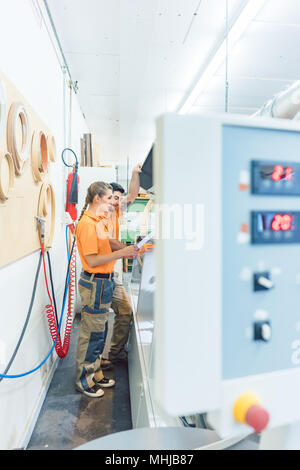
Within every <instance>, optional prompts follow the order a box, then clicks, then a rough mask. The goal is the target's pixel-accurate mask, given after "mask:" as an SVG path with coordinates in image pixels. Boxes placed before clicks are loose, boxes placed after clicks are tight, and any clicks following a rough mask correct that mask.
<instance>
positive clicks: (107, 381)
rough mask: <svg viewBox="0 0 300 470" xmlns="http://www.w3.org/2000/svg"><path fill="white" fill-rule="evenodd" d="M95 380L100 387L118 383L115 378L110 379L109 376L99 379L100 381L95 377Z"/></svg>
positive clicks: (108, 386)
mask: <svg viewBox="0 0 300 470" xmlns="http://www.w3.org/2000/svg"><path fill="white" fill-rule="evenodd" d="M94 382H95V384H97V385H99V386H100V387H103V388H110V387H114V386H115V383H116V382H115V381H114V380H113V379H108V378H107V377H103V379H102V380H99V382H97V381H96V380H95V379H94Z"/></svg>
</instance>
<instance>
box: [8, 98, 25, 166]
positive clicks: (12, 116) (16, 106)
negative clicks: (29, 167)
mask: <svg viewBox="0 0 300 470" xmlns="http://www.w3.org/2000/svg"><path fill="white" fill-rule="evenodd" d="M20 121H21V130H22V143H21V148H19V145H18V141H17V132H18V131H17V130H18V126H19V122H20ZM29 147H30V128H29V120H28V116H27V112H26V110H25V108H24V106H23V104H22V103H13V104H12V105H11V107H10V110H9V113H8V118H7V148H8V151H9V152H10V154H11V155H12V157H13V161H14V165H15V173H16V175H21V174H22V173H23V171H24V170H25V167H26V164H27V162H28V156H29Z"/></svg>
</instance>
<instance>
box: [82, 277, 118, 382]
mask: <svg viewBox="0 0 300 470" xmlns="http://www.w3.org/2000/svg"><path fill="white" fill-rule="evenodd" d="M78 290H79V294H80V297H81V305H82V312H81V324H80V331H79V338H78V345H77V357H76V387H77V388H78V389H79V390H81V391H82V390H87V389H88V388H91V387H92V386H93V385H94V384H95V383H94V380H93V379H94V378H95V380H96V381H99V380H102V379H103V373H102V370H101V355H102V353H103V349H104V346H105V341H106V336H107V327H108V321H107V320H108V313H109V308H110V306H111V302H112V298H113V290H114V281H111V280H108V279H100V278H95V277H94V276H93V275H92V276H91V277H89V276H86V275H85V274H84V273H81V276H80V280H79V283H78Z"/></svg>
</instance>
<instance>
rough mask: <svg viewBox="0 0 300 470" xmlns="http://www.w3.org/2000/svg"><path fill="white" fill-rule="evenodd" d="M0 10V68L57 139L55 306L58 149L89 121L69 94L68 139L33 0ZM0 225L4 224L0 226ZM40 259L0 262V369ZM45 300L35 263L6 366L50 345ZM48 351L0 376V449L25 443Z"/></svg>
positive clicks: (61, 275)
mask: <svg viewBox="0 0 300 470" xmlns="http://www.w3.org/2000/svg"><path fill="white" fill-rule="evenodd" d="M0 17H1V28H0V43H1V44H2V46H1V56H0V68H1V70H2V72H3V73H4V74H5V75H6V76H7V78H8V79H10V80H11V81H12V82H13V83H14V84H15V86H16V87H17V88H18V89H19V90H20V92H21V93H22V94H23V96H24V97H25V98H26V100H28V101H29V103H30V104H31V105H32V106H33V108H34V109H35V111H36V112H37V113H38V115H39V116H40V118H41V119H42V120H43V121H44V122H45V124H46V125H47V126H48V127H49V128H50V129H51V131H52V134H53V135H54V136H55V139H56V144H57V161H56V163H54V164H53V163H52V164H51V170H50V171H51V181H52V184H53V187H54V191H55V197H56V229H55V236H54V242H53V248H52V250H51V259H52V265H53V271H54V273H53V274H54V285H55V290H56V299H57V304H58V308H59V311H60V308H61V304H62V295H63V289H64V281H65V275H66V269H67V255H66V250H65V231H64V227H63V225H62V223H61V221H62V218H63V213H64V206H65V181H66V169H65V167H64V166H63V164H62V162H61V158H60V154H61V151H62V150H63V148H64V145H65V144H66V143H67V144H68V145H72V148H73V149H74V150H75V152H76V153H77V155H78V158H79V160H80V137H81V135H82V134H83V133H84V132H88V129H87V127H86V124H85V121H84V118H83V116H82V114H81V111H80V108H79V106H78V103H77V102H76V97H75V96H73V113H72V124H73V126H72V142H71V143H70V142H68V136H69V129H68V123H69V122H70V118H69V116H68V113H69V96H68V95H69V89H68V88H67V87H66V84H65V82H64V74H63V72H62V70H61V67H60V65H59V62H58V59H57V56H56V53H55V52H54V48H53V45H52V43H51V41H50V39H49V36H48V33H47V31H46V29H45V26H44V25H43V24H42V23H41V21H40V18H39V16H38V15H37V14H36V13H35V11H34V8H33V2H32V0H9V1H7V0H0ZM64 87H65V90H64ZM64 97H65V98H64ZM65 113H66V115H65ZM64 116H65V117H64ZM25 223H26V221H25V220H21V221H20V236H22V230H21V229H22V225H23V224H25ZM0 229H1V230H3V227H0ZM38 259H39V253H34V254H32V255H30V256H26V257H25V258H23V259H21V260H19V261H17V262H15V263H12V264H10V265H9V266H6V267H3V268H0V298H1V304H0V322H1V323H0V324H1V327H0V345H1V348H0V373H2V372H3V371H4V369H5V367H6V364H7V363H8V361H9V359H10V357H11V354H12V353H13V351H14V348H15V345H16V343H17V341H18V338H19V335H20V333H21V331H22V327H23V324H24V321H25V318H26V315H27V310H28V307H29V303H30V299H31V293H32V289H33V283H34V276H35V271H36V267H37V263H38ZM47 303H48V297H47V294H46V290H45V284H44V278H43V272H42V270H41V272H40V277H39V283H38V288H37V294H36V299H35V303H34V307H33V310H32V314H31V320H30V323H29V325H28V328H27V332H26V335H25V337H24V340H23V343H22V345H21V348H20V350H19V352H18V354H17V356H16V358H15V361H14V363H13V365H12V367H11V369H10V371H9V374H19V373H22V372H26V371H28V370H30V369H32V368H33V367H35V366H37V365H38V364H39V363H40V362H41V361H42V360H43V359H44V357H45V356H46V355H47V354H48V352H49V351H50V349H51V346H52V343H51V338H50V335H49V333H48V325H47V320H46V315H45V308H44V307H45V305H46V304H47ZM53 358H54V359H53ZM53 358H52V359H49V360H48V361H47V362H46V363H45V365H44V366H43V367H42V368H41V369H39V370H38V371H37V372H35V373H34V374H31V375H28V376H26V377H24V378H19V379H4V380H3V381H2V382H0V449H14V448H19V447H22V446H24V445H25V446H26V444H27V441H28V439H29V437H30V432H31V431H32V428H33V426H34V423H35V419H36V417H37V413H38V410H39V407H40V406H41V404H42V400H43V397H44V395H45V392H46V389H47V386H48V384H49V380H50V378H51V373H52V372H53V370H54V367H55V365H56V363H57V361H56V359H55V358H56V355H55V354H53Z"/></svg>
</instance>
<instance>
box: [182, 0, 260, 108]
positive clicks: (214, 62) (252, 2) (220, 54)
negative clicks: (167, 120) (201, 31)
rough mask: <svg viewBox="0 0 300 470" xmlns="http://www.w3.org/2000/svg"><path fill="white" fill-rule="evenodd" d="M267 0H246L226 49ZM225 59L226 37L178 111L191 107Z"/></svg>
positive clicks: (235, 40) (229, 47)
mask: <svg viewBox="0 0 300 470" xmlns="http://www.w3.org/2000/svg"><path fill="white" fill-rule="evenodd" d="M267 1H268V0H248V2H247V4H246V5H245V6H244V8H243V9H242V11H241V13H240V14H239V16H238V17H237V19H236V20H235V22H234V23H233V25H232V27H231V28H230V31H229V33H228V50H229V51H230V50H231V49H232V48H233V46H234V45H235V44H236V43H237V41H238V40H239V39H240V37H241V36H242V35H243V33H244V32H245V31H246V29H247V28H248V26H249V25H250V23H251V22H252V21H253V20H254V18H255V17H256V16H257V14H258V13H259V11H260V10H261V9H262V7H263V6H264V5H265V4H266V2H267ZM225 59H226V38H225V39H224V40H223V42H222V44H221V45H220V47H219V48H218V50H217V51H216V53H215V54H214V55H213V57H212V58H211V59H210V60H209V62H208V64H207V66H206V67H205V69H204V71H203V73H201V76H200V78H199V80H198V82H197V84H196V86H195V87H194V88H193V90H192V91H191V93H190V94H189V95H188V97H187V98H186V100H185V101H184V102H183V104H182V105H181V106H180V108H179V110H178V113H179V114H186V113H188V111H189V110H190V109H191V107H192V106H193V104H194V103H195V101H196V99H197V98H198V96H199V95H200V94H201V93H202V92H203V91H204V90H205V88H206V87H207V85H208V84H209V83H210V81H211V79H212V77H213V76H214V74H215V73H216V72H217V70H218V68H219V67H220V66H221V65H222V64H223V62H224V61H225Z"/></svg>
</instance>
